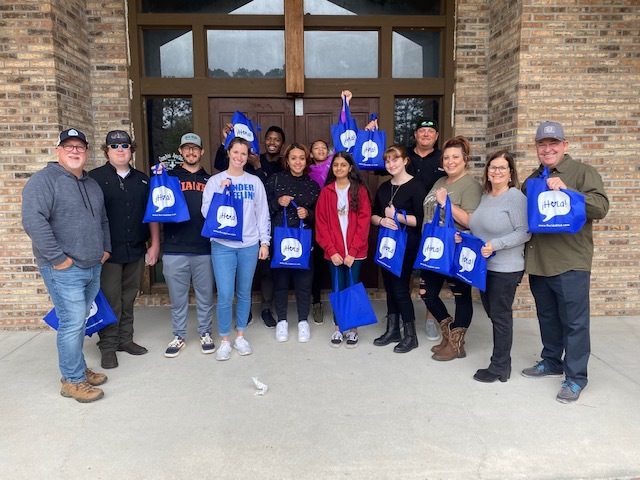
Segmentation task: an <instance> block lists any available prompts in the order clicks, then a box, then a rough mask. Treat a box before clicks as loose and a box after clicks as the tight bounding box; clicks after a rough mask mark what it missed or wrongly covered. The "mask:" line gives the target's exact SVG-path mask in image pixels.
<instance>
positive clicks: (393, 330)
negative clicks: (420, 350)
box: [373, 313, 401, 347]
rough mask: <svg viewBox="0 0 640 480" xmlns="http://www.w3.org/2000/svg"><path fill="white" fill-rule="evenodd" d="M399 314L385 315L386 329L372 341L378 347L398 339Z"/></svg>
mask: <svg viewBox="0 0 640 480" xmlns="http://www.w3.org/2000/svg"><path fill="white" fill-rule="evenodd" d="M400 338H401V337H400V316H399V315H397V314H395V313H390V314H389V315H387V331H386V332H384V333H383V334H382V335H380V336H379V337H378V338H376V339H375V340H374V341H373V344H374V345H376V346H378V347H383V346H385V345H389V344H390V343H393V342H399V341H400Z"/></svg>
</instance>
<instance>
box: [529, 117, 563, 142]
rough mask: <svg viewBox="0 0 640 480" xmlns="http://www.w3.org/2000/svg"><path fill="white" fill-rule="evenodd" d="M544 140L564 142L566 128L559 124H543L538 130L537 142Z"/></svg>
mask: <svg viewBox="0 0 640 480" xmlns="http://www.w3.org/2000/svg"><path fill="white" fill-rule="evenodd" d="M544 138H553V139H554V140H562V141H564V128H562V125H560V124H559V123H558V122H542V123H541V124H540V125H538V130H536V142H537V141H539V140H542V139H544Z"/></svg>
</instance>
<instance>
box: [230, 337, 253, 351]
mask: <svg viewBox="0 0 640 480" xmlns="http://www.w3.org/2000/svg"><path fill="white" fill-rule="evenodd" d="M233 348H235V349H236V350H237V351H238V354H239V355H251V354H252V353H253V350H251V345H250V344H249V342H247V340H246V339H245V338H244V336H239V337H236V339H235V341H234V342H233Z"/></svg>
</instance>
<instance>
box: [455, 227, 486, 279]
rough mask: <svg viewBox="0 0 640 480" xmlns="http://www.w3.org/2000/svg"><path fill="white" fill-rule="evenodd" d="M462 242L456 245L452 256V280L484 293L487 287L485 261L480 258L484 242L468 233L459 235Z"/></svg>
mask: <svg viewBox="0 0 640 480" xmlns="http://www.w3.org/2000/svg"><path fill="white" fill-rule="evenodd" d="M460 236H461V237H462V242H460V243H456V249H455V253H454V254H453V265H454V274H453V275H452V276H453V277H454V278H459V279H460V280H462V281H463V282H465V283H468V284H469V285H471V286H472V287H476V288H478V289H480V290H481V291H483V292H484V291H485V289H486V285H487V259H486V258H484V257H483V256H482V252H481V250H482V246H483V245H484V241H483V240H482V239H480V238H478V237H474V236H473V235H471V234H469V233H463V232H461V233H460Z"/></svg>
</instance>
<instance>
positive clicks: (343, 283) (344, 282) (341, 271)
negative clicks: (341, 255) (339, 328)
mask: <svg viewBox="0 0 640 480" xmlns="http://www.w3.org/2000/svg"><path fill="white" fill-rule="evenodd" d="M362 262H363V260H355V261H354V262H353V265H351V268H349V267H347V266H346V265H338V266H337V267H336V266H335V265H334V264H333V262H332V261H331V260H329V272H330V273H331V289H332V291H334V292H335V291H336V290H335V282H336V276H337V277H338V290H337V291H338V292H339V291H341V290H344V289H345V288H347V287H348V286H349V285H350V282H351V279H350V278H349V270H351V278H353V283H358V282H359V281H360V269H361V268H362ZM333 323H335V324H336V325H338V321H337V320H336V317H335V315H334V317H333Z"/></svg>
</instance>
